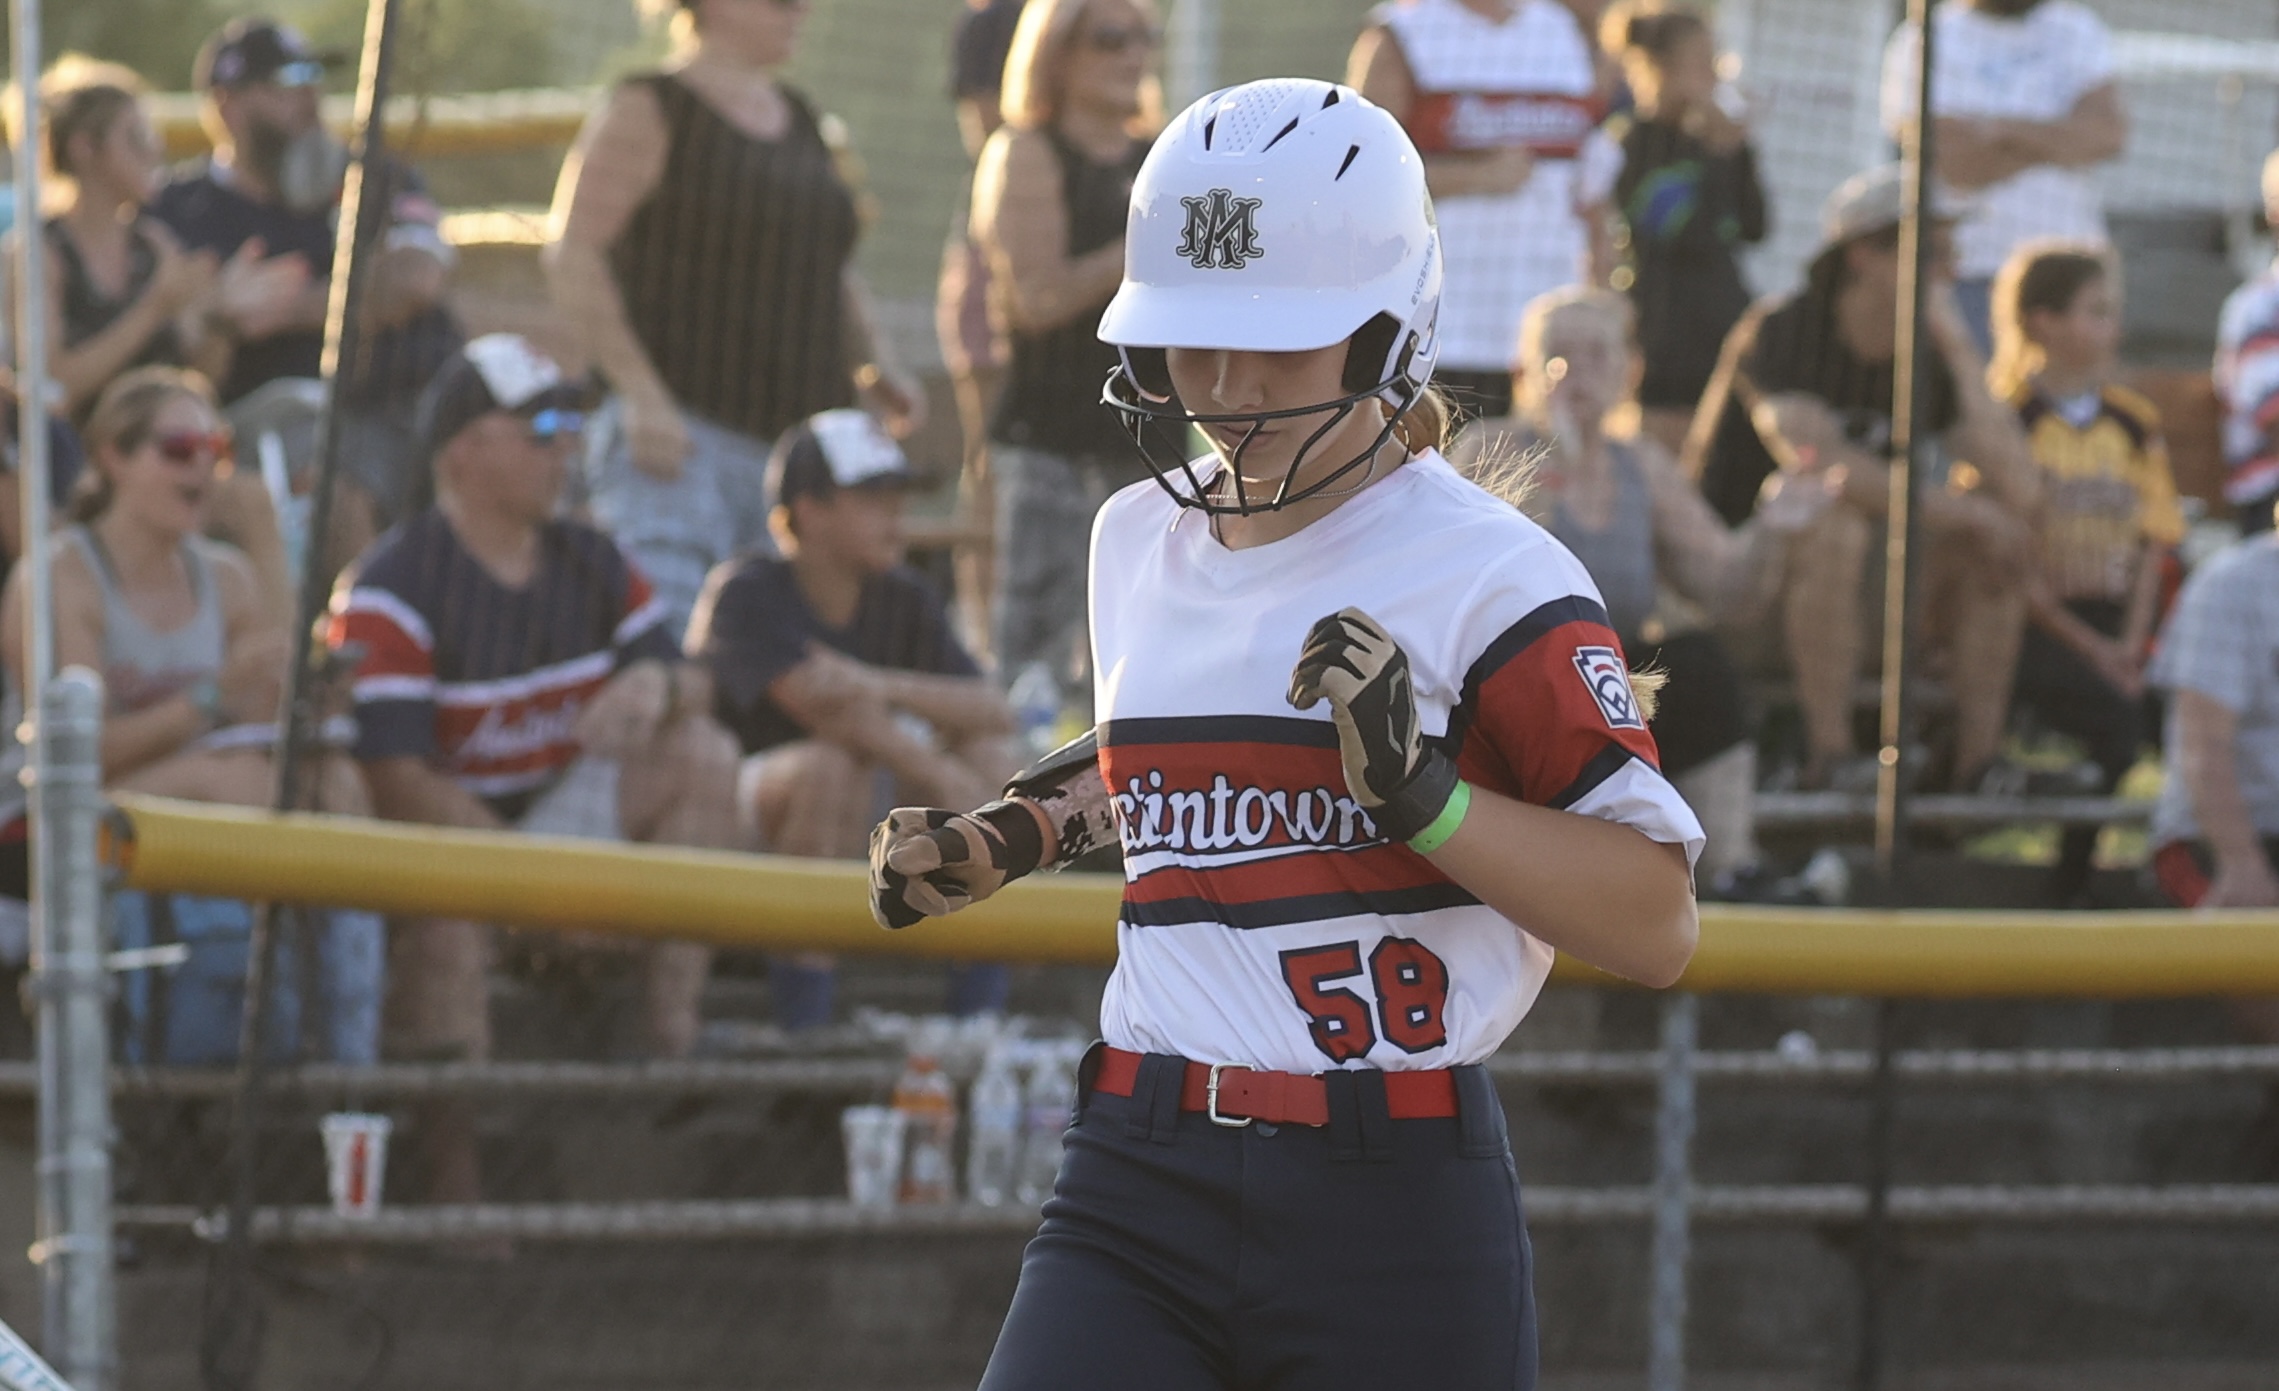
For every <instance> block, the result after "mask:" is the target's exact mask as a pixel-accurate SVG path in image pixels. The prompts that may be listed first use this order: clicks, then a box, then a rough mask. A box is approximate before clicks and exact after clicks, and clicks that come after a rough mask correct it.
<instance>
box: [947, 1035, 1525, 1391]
mask: <svg viewBox="0 0 2279 1391" xmlns="http://www.w3.org/2000/svg"><path fill="white" fill-rule="evenodd" d="M1184 1069H1185V1062H1184V1060H1182V1059H1178V1058H1170V1057H1164V1056H1161V1055H1152V1056H1150V1057H1149V1058H1147V1060H1146V1061H1145V1062H1144V1063H1143V1064H1142V1065H1141V1071H1140V1076H1139V1080H1138V1083H1137V1084H1136V1085H1135V1086H1134V1088H1133V1094H1132V1095H1131V1096H1129V1097H1120V1096H1109V1095H1106V1094H1104V1093H1093V1094H1092V1095H1091V1096H1089V1097H1088V1098H1087V1099H1086V1101H1085V1102H1084V1103H1083V1105H1082V1107H1081V1108H1080V1111H1079V1114H1078V1119H1077V1120H1076V1122H1075V1123H1074V1124H1072V1125H1071V1126H1070V1127H1069V1129H1068V1133H1067V1137H1066V1140H1067V1149H1066V1153H1065V1155H1064V1157H1063V1159H1062V1161H1061V1167H1060V1178H1059V1181H1058V1182H1057V1183H1055V1184H1054V1185H1053V1196H1052V1199H1051V1201H1049V1202H1047V1203H1046V1204H1045V1209H1044V1225H1043V1227H1042V1228H1041V1229H1040V1230H1039V1231H1038V1232H1037V1235H1036V1238H1035V1239H1034V1240H1032V1241H1031V1242H1030V1243H1029V1248H1028V1252H1027V1254H1026V1255H1025V1256H1024V1257H1023V1258H1022V1261H1021V1282H1020V1287H1019V1289H1018V1290H1017V1291H1016V1292H1015V1293H1014V1295H1013V1307H1012V1310H1011V1312H1010V1313H1008V1314H1007V1315H1006V1318H1005V1325H1004V1328H1003V1329H1002V1331H1000V1332H999V1334H998V1337H997V1350H996V1352H995V1353H994V1354H993V1355H992V1356H991V1357H990V1360H989V1370H988V1372H987V1373H986V1374H985V1375H984V1376H983V1377H982V1380H981V1388H982V1391H1067V1388H1069V1387H1078V1386H1081V1387H1085V1388H1087V1391H1234V1388H1237V1387H1250V1386H1288V1387H1305V1388H1307V1389H1308V1391H1388V1388H1393V1387H1412V1386H1413V1387H1431V1388H1433V1389H1434V1391H1491V1388H1492V1391H1528V1388H1532V1387H1533V1386H1534V1385H1535V1368H1536V1326H1535V1299H1534V1291H1533V1273H1532V1266H1533V1259H1532V1256H1531V1255H1530V1253H1529V1250H1528V1244H1527V1229H1526V1227H1525V1225H1524V1222H1523V1220H1522V1216H1521V1211H1520V1199H1519V1170H1518V1167H1517V1166H1516V1165H1515V1164H1514V1163H1513V1160H1512V1155H1511V1144H1510V1140H1509V1137H1508V1136H1507V1134H1506V1132H1505V1129H1504V1118H1503V1108H1502V1106H1501V1104H1500V1103H1499V1102H1498V1101H1497V1100H1496V1096H1495V1091H1494V1089H1493V1087H1492V1086H1491V1085H1490V1084H1489V1082H1488V1078H1487V1074H1486V1072H1485V1071H1484V1070H1482V1069H1480V1068H1476V1067H1475V1068H1464V1069H1458V1070H1457V1072H1458V1076H1457V1079H1456V1080H1457V1083H1458V1092H1459V1095H1460V1097H1461V1100H1462V1104H1463V1115H1462V1116H1461V1118H1457V1119H1447V1120H1393V1119H1390V1117H1389V1116H1388V1115H1387V1114H1385V1112H1384V1110H1383V1107H1384V1089H1383V1087H1382V1086H1381V1085H1380V1086H1378V1087H1376V1088H1375V1089H1374V1098H1375V1099H1374V1102H1373V1103H1372V1102H1371V1100H1370V1099H1369V1098H1370V1096H1371V1089H1370V1088H1368V1087H1367V1086H1356V1087H1355V1088H1354V1091H1355V1093H1356V1094H1357V1096H1358V1097H1359V1098H1360V1099H1359V1101H1358V1102H1357V1104H1356V1107H1355V1108H1354V1109H1353V1110H1352V1111H1349V1112H1348V1113H1347V1114H1344V1115H1342V1116H1340V1115H1339V1114H1338V1110H1337V1108H1336V1107H1335V1105H1334V1103H1333V1110H1332V1117H1333V1119H1332V1122H1331V1124H1329V1125H1326V1126H1318V1127H1317V1126H1302V1125H1282V1126H1273V1125H1266V1124H1263V1123H1254V1124H1251V1125H1248V1126H1245V1127H1242V1128H1240V1129H1232V1128H1228V1127H1226V1126H1223V1125H1218V1124H1214V1123H1213V1122H1212V1121H1211V1119H1210V1118H1209V1117H1207V1116H1204V1115H1199V1114H1196V1113H1194V1112H1182V1111H1180V1110H1179V1106H1178V1094H1179V1080H1178V1079H1179V1077H1180V1075H1181V1074H1182V1072H1183V1071H1184ZM1467 1074H1468V1075H1467Z"/></svg>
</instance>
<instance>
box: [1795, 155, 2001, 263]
mask: <svg viewBox="0 0 2279 1391" xmlns="http://www.w3.org/2000/svg"><path fill="white" fill-rule="evenodd" d="M1905 193H1906V179H1905V176H1904V171H1903V169H1902V166H1900V165H1898V164H1880V165H1877V166H1876V167H1875V168H1873V169H1864V170H1862V171H1860V172H1859V173H1857V174H1854V175H1852V177H1850V178H1848V179H1846V180H1844V181H1843V182H1842V183H1840V184H1838V185H1836V191H1835V192H1834V193H1831V194H1829V195H1828V201H1827V202H1825V203H1822V204H1821V205H1820V244H1821V245H1822V246H1836V245H1838V244H1840V243H1843V242H1848V241H1852V240H1855V239H1857V238H1859V237H1864V236H1867V235H1869V234H1870V233H1874V232H1881V231H1883V230H1884V229H1885V228H1887V227H1897V226H1898V225H1899V215H1900V208H1901V204H1902V202H1903V201H1904V197H1905ZM1964 211H1966V209H1965V207H1964V204H1963V201H1962V200H1961V199H1959V198H1957V197H1956V196H1955V195H1954V194H1953V193H1952V192H1950V191H1949V190H1948V189H1947V188H1946V187H1945V186H1944V185H1942V184H1940V183H1939V182H1938V181H1937V180H1935V179H1934V180H1933V181H1932V183H1931V216H1933V217H1935V218H1943V219H1945V220H1947V221H1949V222H1951V221H1953V220H1954V219H1956V218H1958V217H1960V216H1962V214H1963V213H1964Z"/></svg>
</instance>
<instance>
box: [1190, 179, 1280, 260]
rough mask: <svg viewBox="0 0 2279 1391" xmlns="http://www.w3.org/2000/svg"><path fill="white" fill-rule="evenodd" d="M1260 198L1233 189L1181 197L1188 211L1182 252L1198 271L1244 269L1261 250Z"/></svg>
mask: <svg viewBox="0 0 2279 1391" xmlns="http://www.w3.org/2000/svg"><path fill="white" fill-rule="evenodd" d="M1259 202H1260V200H1259V199H1256V198H1237V197H1235V196H1234V190H1233V189H1231V188H1214V189H1212V190H1211V191H1210V192H1209V193H1208V194H1206V195H1205V196H1203V197H1201V198H1182V199H1180V200H1179V205H1180V206H1181V207H1183V208H1185V209H1186V210H1187V231H1186V233H1185V235H1184V236H1182V237H1181V239H1180V242H1179V254H1180V255H1182V256H1184V257H1186V258H1187V260H1188V263H1189V264H1191V265H1193V266H1194V267H1195V269H1197V270H1241V269H1242V268H1243V267H1244V266H1246V265H1248V264H1249V263H1250V258H1251V257H1253V256H1262V255H1264V254H1265V253H1264V252H1262V251H1260V250H1259V249H1258V224H1257V223H1256V222H1255V221H1254V220H1253V218H1254V217H1255V215H1256V214H1257V212H1258V205H1259Z"/></svg>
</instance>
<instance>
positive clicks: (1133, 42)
mask: <svg viewBox="0 0 2279 1391" xmlns="http://www.w3.org/2000/svg"><path fill="white" fill-rule="evenodd" d="M1162 42H1163V33H1162V31H1161V30H1159V29H1156V28H1155V27H1154V26H1152V25H1147V24H1135V25H1132V26H1130V27H1128V28H1127V27H1125V26H1123V25H1116V24H1109V25H1103V26H1102V27H1100V28H1097V29H1094V30H1092V31H1090V32H1089V33H1087V34H1085V36H1084V46H1085V47H1086V48H1089V49H1091V50H1092V51H1093V52H1094V53H1104V54H1106V55H1108V56H1109V57H1114V56H1115V55H1117V54H1119V53H1125V52H1128V51H1130V50H1132V49H1135V48H1139V49H1153V48H1155V47H1156V46H1157V45H1158V44H1161V43H1162Z"/></svg>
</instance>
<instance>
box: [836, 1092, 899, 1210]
mask: <svg viewBox="0 0 2279 1391" xmlns="http://www.w3.org/2000/svg"><path fill="white" fill-rule="evenodd" d="M902 1127H903V1115H902V1113H901V1112H900V1111H897V1110H895V1109H894V1108H893V1107H891V1106H849V1107H848V1108H847V1109H846V1110H844V1111H842V1112H840V1113H839V1133H840V1135H841V1137H842V1138H844V1139H845V1141H846V1145H847V1197H848V1198H849V1199H850V1200H851V1201H852V1202H853V1203H854V1205H855V1206H856V1207H892V1206H894V1190H895V1187H896V1185H897V1184H898V1183H899V1182H900V1180H901V1178H902Z"/></svg>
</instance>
